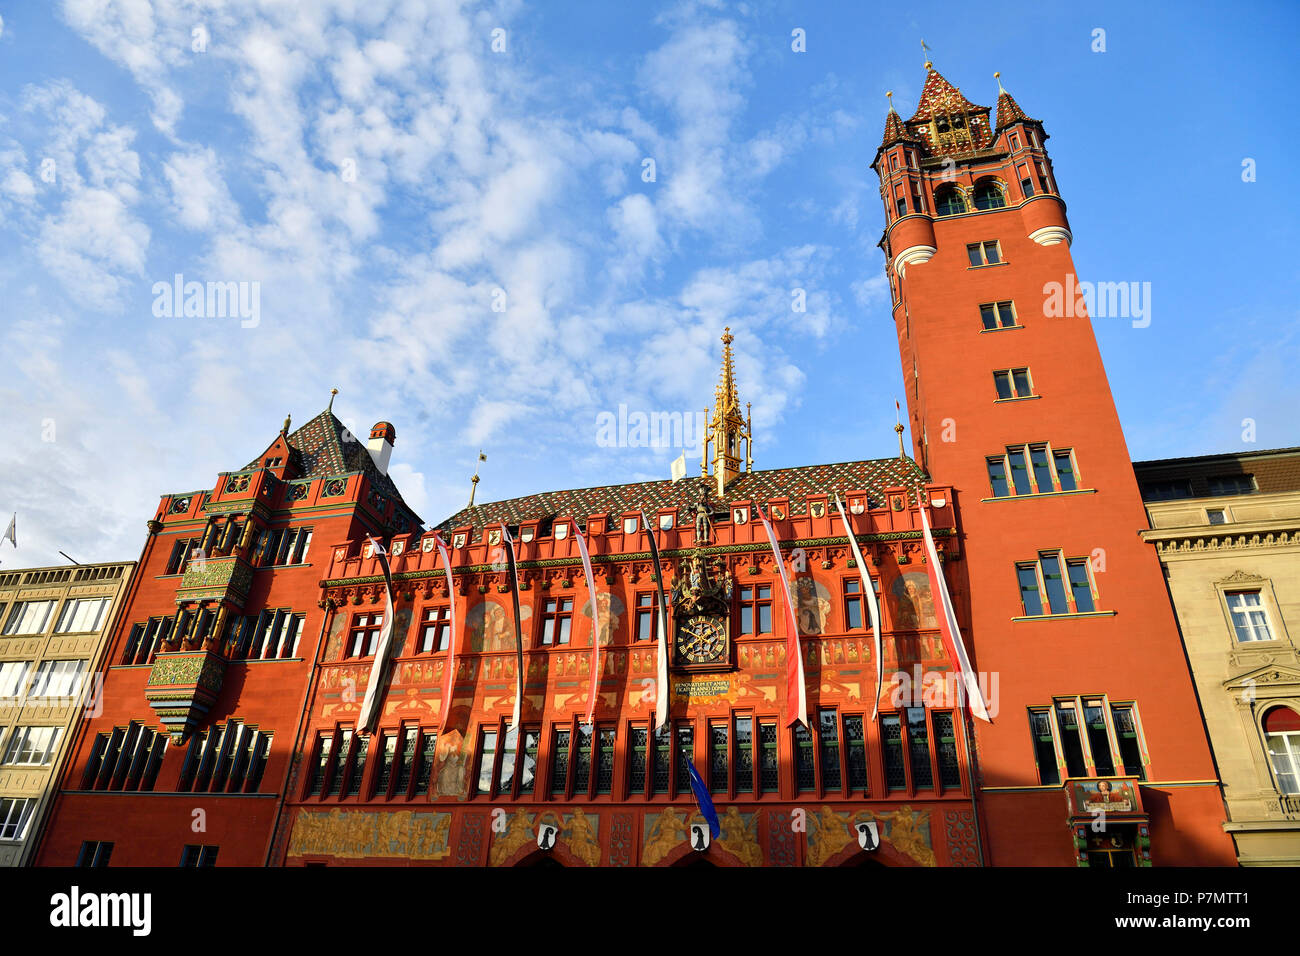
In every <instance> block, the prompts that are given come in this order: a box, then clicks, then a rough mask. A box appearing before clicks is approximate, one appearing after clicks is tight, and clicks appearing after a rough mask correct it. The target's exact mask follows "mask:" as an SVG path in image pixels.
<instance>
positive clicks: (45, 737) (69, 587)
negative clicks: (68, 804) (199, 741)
mask: <svg viewBox="0 0 1300 956" xmlns="http://www.w3.org/2000/svg"><path fill="white" fill-rule="evenodd" d="M134 569H135V562H133V561H127V562H120V563H115V564H82V565H72V566H67V567H58V568H31V569H27V570H22V571H9V572H6V573H0V866H23V865H25V864H27V863H29V862H30V861H31V858H32V855H33V854H34V852H35V848H36V842H37V840H36V838H37V836H38V835H39V834H40V832H41V827H42V825H43V823H44V820H45V817H46V814H47V811H48V810H49V807H50V803H51V801H52V800H53V797H54V783H55V781H57V780H58V776H59V773H58V772H59V768H60V765H61V764H62V762H63V757H64V754H65V752H66V751H67V748H68V742H69V739H70V738H71V736H72V732H73V731H74V730H75V728H76V724H77V721H78V720H79V719H80V717H81V715H82V712H83V709H85V708H90V709H92V710H93V709H94V708H95V707H96V706H98V704H99V696H98V690H99V687H100V682H99V680H97V679H96V674H97V672H98V671H99V669H100V662H101V658H102V657H103V651H104V648H105V645H106V638H107V636H108V633H109V627H110V625H111V623H112V621H113V619H114V617H115V616H116V614H117V609H118V605H119V604H120V603H121V600H122V597H123V595H124V594H125V592H126V588H127V586H128V583H129V582H130V580H131V573H132V571H133V570H134ZM101 852H102V851H101ZM95 862H99V863H103V862H105V861H104V860H99V861H95Z"/></svg>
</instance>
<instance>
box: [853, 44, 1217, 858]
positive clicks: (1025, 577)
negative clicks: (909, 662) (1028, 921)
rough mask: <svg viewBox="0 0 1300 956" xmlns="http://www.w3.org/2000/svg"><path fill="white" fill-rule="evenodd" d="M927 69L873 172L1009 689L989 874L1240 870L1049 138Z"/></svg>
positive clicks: (922, 459) (907, 341)
mask: <svg viewBox="0 0 1300 956" xmlns="http://www.w3.org/2000/svg"><path fill="white" fill-rule="evenodd" d="M927 69H928V72H927V75H926V79H925V84H924V87H923V90H922V93H921V97H920V101H919V103H918V106H917V110H916V113H915V114H914V115H913V116H912V117H911V118H910V119H907V120H904V119H903V118H902V117H901V116H900V115H899V114H898V113H897V112H894V111H893V109H892V108H891V109H890V111H889V114H888V116H887V119H886V123H885V135H884V139H883V142H882V143H881V146H880V148H879V150H878V151H877V154H876V158H875V161H874V163H873V168H874V169H875V170H876V172H877V173H878V174H879V177H880V184H881V198H882V199H883V201H884V206H885V219H886V224H885V232H884V236H883V237H882V239H881V242H880V246H881V248H882V250H883V251H884V253H885V260H886V271H887V273H888V277H889V283H890V288H891V290H892V292H893V316H894V321H895V328H896V332H897V336H898V343H899V351H900V355H901V358H902V365H903V375H904V382H905V385H906V391H907V405H908V417H909V420H910V423H911V435H912V439H913V444H914V449H915V456H916V459H917V461H918V462H919V463H920V465H921V467H922V469H923V470H924V471H925V472H926V473H927V474H930V475H932V476H934V477H935V478H936V480H941V481H943V482H945V483H948V484H951V485H952V486H953V489H954V498H955V501H956V505H957V510H958V514H959V515H960V528H961V541H962V551H963V555H964V556H963V560H962V561H961V563H960V570H959V571H958V572H957V573H958V575H959V576H960V578H961V579H962V585H961V586H962V588H963V590H964V591H965V592H966V593H967V594H969V595H970V602H971V603H970V627H971V637H972V643H973V654H974V658H975V666H976V667H977V668H978V669H979V670H980V671H984V672H990V673H995V674H998V675H999V676H1000V686H1001V698H1000V707H999V709H1000V715H999V716H998V717H997V718H996V719H994V720H993V722H992V723H991V724H986V723H984V722H982V721H981V722H979V723H978V724H977V738H976V745H977V748H976V749H977V755H978V760H979V769H980V785H981V800H980V810H981V814H982V819H983V821H984V825H985V828H986V829H987V831H988V832H990V833H991V838H990V840H989V854H988V862H990V863H992V864H994V865H1006V864H1013V865H1023V864H1053V863H1054V864H1060V865H1068V864H1070V863H1072V862H1079V863H1085V864H1088V865H1093V866H1106V865H1118V866H1126V865H1133V864H1134V863H1135V862H1139V863H1140V862H1145V861H1146V860H1147V859H1148V858H1149V859H1151V860H1153V861H1154V862H1156V863H1158V864H1175V865H1177V864H1191V863H1199V864H1231V863H1232V862H1233V853H1232V845H1231V841H1230V840H1228V839H1227V837H1226V836H1225V835H1224V834H1223V832H1222V830H1221V827H1220V822H1221V821H1222V820H1223V816H1224V809H1223V801H1222V797H1221V795H1220V792H1219V785H1218V781H1217V779H1216V776H1215V770H1214V764H1213V761H1212V759H1211V756H1210V750H1209V747H1208V745H1207V743H1206V739H1205V734H1204V732H1203V730H1202V728H1201V726H1200V714H1199V712H1198V710H1197V703H1196V696H1195V693H1194V691H1193V687H1192V682H1191V677H1190V675H1189V674H1188V671H1187V666H1186V663H1185V661H1184V660H1183V655H1182V649H1181V646H1180V642H1179V635H1178V630H1177V626H1176V624H1175V622H1174V618H1173V614H1172V612H1171V610H1170V607H1169V602H1168V600H1167V598H1166V596H1165V593H1164V592H1165V589H1164V582H1163V580H1162V579H1161V573H1160V565H1159V562H1158V561H1157V560H1156V559H1155V557H1154V555H1152V554H1151V551H1150V549H1149V548H1148V547H1146V546H1145V545H1144V544H1143V543H1142V541H1141V538H1140V537H1139V533H1140V531H1141V530H1142V529H1143V528H1144V527H1145V526H1146V521H1145V518H1146V516H1145V514H1144V512H1143V508H1142V499H1141V497H1140V496H1139V494H1138V487H1137V482H1136V481H1135V479H1134V477H1133V469H1132V464H1131V461H1130V458H1129V454H1128V450H1127V447H1126V444H1125V441H1124V434H1123V431H1122V429H1121V427H1120V422H1119V417H1118V415H1117V413H1116V411H1115V404H1114V401H1113V399H1112V397H1111V394H1110V388H1109V385H1108V383H1107V381H1106V373H1105V369H1104V368H1103V366H1102V361H1101V355H1100V353H1099V351H1098V348H1097V342H1096V339H1095V337H1094V335H1093V330H1092V326H1091V320H1090V319H1089V317H1088V314H1087V309H1086V307H1085V300H1084V299H1083V298H1082V297H1078V296H1076V295H1075V290H1077V288H1078V283H1077V280H1076V277H1075V267H1074V263H1073V261H1072V259H1071V256H1070V243H1071V241H1072V239H1073V236H1072V234H1071V231H1070V227H1069V222H1068V220H1067V218H1066V206H1065V201H1064V199H1063V198H1062V193H1061V190H1060V188H1059V184H1058V183H1057V181H1056V176H1055V173H1054V172H1053V169H1052V162H1051V158H1050V157H1049V155H1048V152H1047V149H1046V144H1047V132H1046V130H1045V128H1044V126H1043V124H1042V123H1041V122H1040V121H1038V120H1035V119H1032V118H1030V117H1029V116H1028V115H1027V114H1026V113H1025V112H1024V111H1023V110H1022V109H1021V108H1020V106H1019V105H1018V104H1017V103H1016V101H1015V100H1014V99H1013V98H1012V97H1011V95H1010V94H1009V93H1007V92H1006V91H1005V90H1001V89H1000V84H999V89H1000V92H999V95H998V100H997V108H996V112H994V111H993V110H991V109H990V108H989V107H985V106H978V105H976V104H975V103H972V102H971V101H970V100H968V99H967V98H966V97H965V96H964V95H963V94H962V93H961V91H960V90H958V89H957V88H956V87H954V86H953V85H952V84H951V83H949V82H948V81H947V80H946V79H945V78H944V77H943V76H942V75H941V74H940V73H939V72H938V71H937V70H935V69H934V68H933V66H929V65H928V67H927ZM1053 290H1055V291H1053ZM1120 791H1123V792H1124V793H1125V794H1126V795H1128V796H1126V797H1125V798H1124V799H1122V800H1121V799H1118V798H1117V797H1116V796H1115V795H1116V794H1118V793H1119V792H1120ZM1099 792H1100V793H1103V794H1105V797H1104V798H1102V797H1099V796H1098V793H1099ZM1121 805H1122V806H1124V807H1126V809H1125V810H1124V811H1123V812H1117V807H1118V806H1121ZM1102 809H1105V810H1106V824H1105V828H1104V829H1099V828H1098V827H1095V826H1094V824H1095V823H1096V821H1097V812H1098V811H1100V810H1102ZM1193 834H1195V836H1192V835H1193ZM1148 844H1149V845H1148Z"/></svg>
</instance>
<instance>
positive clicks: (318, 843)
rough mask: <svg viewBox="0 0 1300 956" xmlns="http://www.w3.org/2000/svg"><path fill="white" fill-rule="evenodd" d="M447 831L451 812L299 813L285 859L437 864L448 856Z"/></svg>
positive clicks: (347, 811)
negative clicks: (337, 858) (389, 859)
mask: <svg viewBox="0 0 1300 956" xmlns="http://www.w3.org/2000/svg"><path fill="white" fill-rule="evenodd" d="M450 832H451V814H450V813H428V812H420V811H414V810H397V811H390V810H381V811H378V812H375V813H365V812H361V811H356V810H340V809H338V808H337V807H336V808H334V809H333V810H303V811H301V812H300V813H299V814H298V816H297V818H296V819H295V820H294V822H293V833H292V834H291V835H290V837H289V849H288V856H289V857H303V856H334V857H339V858H341V859H345V860H356V859H364V858H368V857H369V858H375V857H378V858H384V857H389V858H401V859H407V860H441V859H443V858H444V857H445V856H447V854H448V853H450V852H451V851H450V847H449V846H448V844H447V837H448V834H449V833H450Z"/></svg>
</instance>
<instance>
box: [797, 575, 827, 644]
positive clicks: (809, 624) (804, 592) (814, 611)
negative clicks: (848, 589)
mask: <svg viewBox="0 0 1300 956" xmlns="http://www.w3.org/2000/svg"><path fill="white" fill-rule="evenodd" d="M790 601H791V603H792V604H793V605H794V608H795V617H796V618H797V619H798V621H799V633H800V634H821V633H823V632H824V631H825V629H826V619H827V615H829V614H830V610H831V592H830V590H829V589H827V587H826V585H824V584H822V583H821V582H820V581H817V580H815V579H814V578H813V576H812V575H811V574H796V575H795V576H794V580H792V581H791V582H790Z"/></svg>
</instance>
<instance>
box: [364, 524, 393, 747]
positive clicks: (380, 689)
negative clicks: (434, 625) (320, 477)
mask: <svg viewBox="0 0 1300 956" xmlns="http://www.w3.org/2000/svg"><path fill="white" fill-rule="evenodd" d="M366 540H367V541H369V542H370V546H371V547H372V548H373V549H374V550H373V551H372V554H374V556H375V557H377V558H378V559H379V567H380V569H381V570H382V571H383V572H384V623H383V624H382V625H381V626H380V628H379V642H378V643H377V644H376V645H375V660H374V663H373V664H371V665H370V680H369V681H367V682H366V696H365V697H364V698H363V699H362V701H361V713H360V714H359V715H358V716H357V730H358V731H359V732H361V733H365V734H369V733H373V732H374V729H375V724H376V723H378V721H379V705H380V703H381V702H382V700H383V696H384V684H385V682H386V679H387V677H388V654H389V651H390V650H391V649H392V646H393V575H392V571H391V570H390V569H389V567H388V552H387V551H385V550H384V546H383V545H382V544H380V543H379V542H378V541H376V540H375V539H374V538H372V537H370V535H366Z"/></svg>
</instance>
